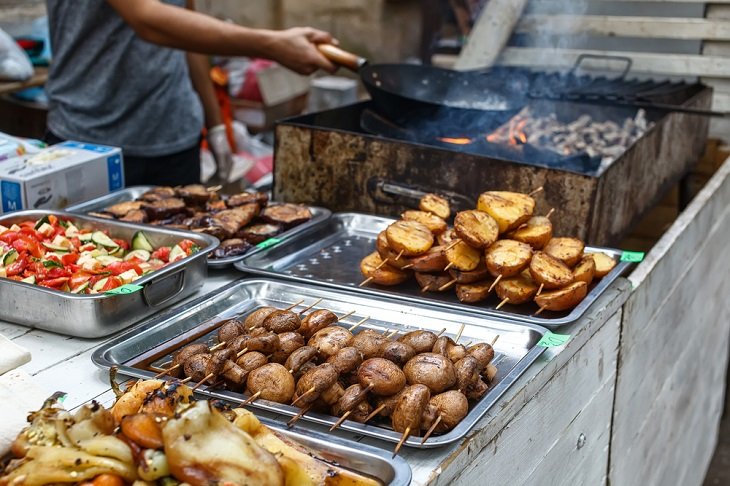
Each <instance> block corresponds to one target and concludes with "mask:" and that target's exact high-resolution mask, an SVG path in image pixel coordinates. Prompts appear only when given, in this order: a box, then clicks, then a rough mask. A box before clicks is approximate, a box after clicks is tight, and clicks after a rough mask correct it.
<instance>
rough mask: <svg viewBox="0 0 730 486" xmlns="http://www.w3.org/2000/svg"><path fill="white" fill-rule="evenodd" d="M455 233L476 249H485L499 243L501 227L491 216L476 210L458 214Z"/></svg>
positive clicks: (455, 220) (455, 219)
mask: <svg viewBox="0 0 730 486" xmlns="http://www.w3.org/2000/svg"><path fill="white" fill-rule="evenodd" d="M454 231H455V232H456V234H457V236H458V237H459V238H461V239H462V240H464V241H466V242H467V243H468V244H469V245H470V246H473V247H474V248H479V249H480V250H481V249H484V248H486V247H488V246H489V245H491V244H492V243H494V242H495V241H497V238H498V237H499V226H497V222H496V221H495V220H494V218H492V217H491V216H490V215H488V214H487V213H485V212H483V211H478V210H475V209H472V210H469V211H461V212H459V213H456V217H455V218H454Z"/></svg>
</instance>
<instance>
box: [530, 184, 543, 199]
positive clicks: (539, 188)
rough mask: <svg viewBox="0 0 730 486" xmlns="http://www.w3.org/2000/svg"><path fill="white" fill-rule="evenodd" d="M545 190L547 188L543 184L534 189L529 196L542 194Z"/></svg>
mask: <svg viewBox="0 0 730 486" xmlns="http://www.w3.org/2000/svg"><path fill="white" fill-rule="evenodd" d="M544 190H545V188H544V187H543V186H540V187H538V188H537V189H535V190H534V191H532V192H531V193H529V194H528V196H530V197H532V196H534V195H535V194H540V193H541V192H542V191H544Z"/></svg>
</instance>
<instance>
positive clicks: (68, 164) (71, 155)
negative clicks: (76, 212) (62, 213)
mask: <svg viewBox="0 0 730 486" xmlns="http://www.w3.org/2000/svg"><path fill="white" fill-rule="evenodd" d="M122 187H124V165H123V160H122V150H121V149H119V148H116V147H106V146H103V145H93V144H88V143H81V142H72V141H68V142H63V143H60V144H58V145H53V146H51V147H48V148H47V149H44V150H42V151H41V152H40V153H37V154H34V155H25V156H22V157H17V158H14V159H10V160H5V161H2V162H0V214H1V213H9V212H12V211H19V210H21V209H41V208H46V209H63V208H65V207H66V206H68V205H70V204H75V203H78V202H81V201H85V200H87V199H91V198H94V197H98V196H101V195H104V194H107V193H109V192H110V191H115V190H117V189H121V188H122Z"/></svg>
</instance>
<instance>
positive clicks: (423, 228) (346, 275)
mask: <svg viewBox="0 0 730 486" xmlns="http://www.w3.org/2000/svg"><path fill="white" fill-rule="evenodd" d="M534 208H535V201H534V199H533V198H532V197H531V196H530V195H527V194H521V193H513V192H506V191H491V192H485V193H483V194H482V195H481V196H480V198H479V202H478V204H477V209H474V210H467V211H461V212H458V213H456V215H455V216H454V218H453V225H451V226H450V225H449V224H447V221H449V218H450V216H451V209H450V206H449V202H448V201H447V200H446V199H444V198H441V197H440V196H438V195H435V194H427V195H425V196H424V197H423V198H422V199H421V202H420V206H419V209H418V210H409V211H405V212H404V213H403V214H402V218H401V219H400V220H394V219H391V218H384V217H378V216H372V215H367V214H359V213H336V214H334V215H333V216H332V217H331V218H330V220H329V221H328V222H327V223H326V224H324V225H322V226H320V227H319V228H317V229H316V231H313V232H311V233H308V234H302V235H300V237H298V238H293V239H290V240H289V241H287V242H284V243H283V244H281V245H279V246H277V247H273V248H269V249H265V250H262V251H259V252H257V253H255V254H251V255H248V256H245V257H244V258H243V259H242V260H241V261H240V262H238V263H236V264H235V266H236V268H237V269H239V270H241V271H243V272H246V273H250V274H255V275H259V276H264V277H275V278H283V279H286V280H290V281H296V282H302V283H304V282H316V283H318V284H321V285H326V286H330V287H333V288H339V289H350V290H355V291H358V292H362V293H366V294H369V295H390V296H397V297H398V298H400V299H403V300H407V301H409V302H424V301H426V302H428V303H431V304H436V305H440V306H444V307H448V308H450V309H460V310H469V311H471V312H480V313H484V314H487V315H493V316H499V317H504V318H508V319H515V320H520V321H524V322H531V323H535V324H539V325H542V326H546V327H549V328H555V327H558V326H562V325H565V324H568V323H571V322H574V321H576V320H577V319H579V318H580V317H581V316H582V315H583V313H584V312H585V311H586V310H587V309H588V307H590V305H591V304H593V302H595V300H596V299H597V298H598V297H599V296H600V295H601V294H602V293H603V292H604V291H605V290H606V289H607V288H608V287H609V286H610V284H611V283H612V282H613V281H614V280H615V279H616V278H618V277H619V276H621V275H622V274H623V273H624V272H625V271H626V270H627V269H628V266H629V265H630V264H629V263H627V262H622V261H620V257H621V253H622V252H621V251H619V250H615V249H611V248H598V247H590V246H586V245H585V244H584V243H583V242H582V241H581V240H579V239H577V238H570V237H555V236H554V235H553V231H552V223H551V221H550V217H551V216H552V217H554V216H553V215H552V212H550V213H548V214H547V215H545V216H535V215H533V212H534Z"/></svg>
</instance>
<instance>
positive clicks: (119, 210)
mask: <svg viewBox="0 0 730 486" xmlns="http://www.w3.org/2000/svg"><path fill="white" fill-rule="evenodd" d="M142 206H144V202H142V201H125V202H120V203H117V204H114V205H112V206H109V207H108V208H104V212H106V213H110V214H112V215H113V216H114V217H115V218H123V217H124V216H126V215H127V214H129V213H131V212H132V211H139V210H140V209H142Z"/></svg>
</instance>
